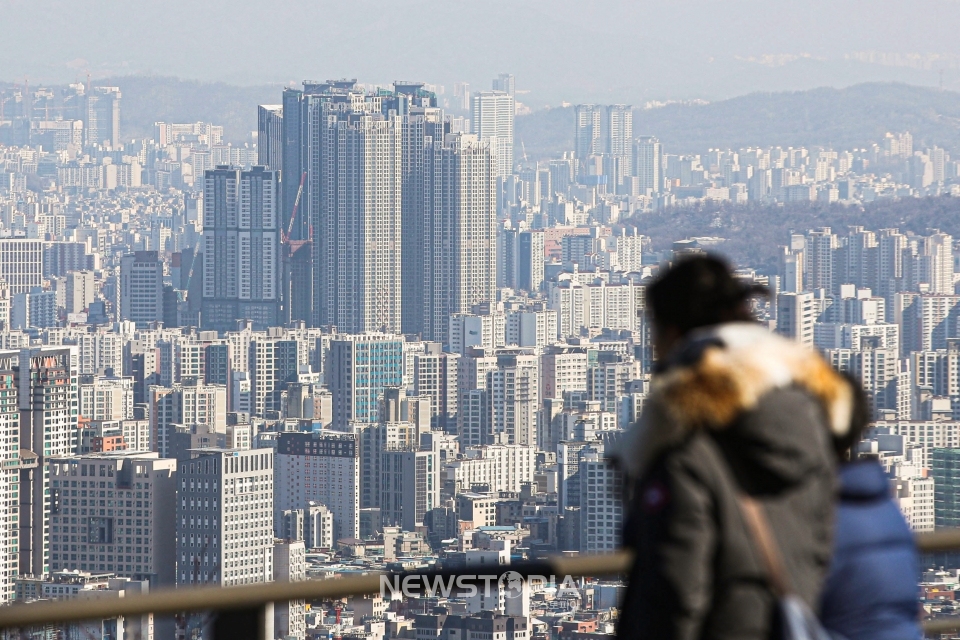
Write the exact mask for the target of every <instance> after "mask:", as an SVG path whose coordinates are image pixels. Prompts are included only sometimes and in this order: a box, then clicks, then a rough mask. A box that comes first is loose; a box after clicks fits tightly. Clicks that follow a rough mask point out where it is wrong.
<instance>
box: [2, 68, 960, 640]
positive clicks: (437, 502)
mask: <svg viewBox="0 0 960 640" xmlns="http://www.w3.org/2000/svg"><path fill="white" fill-rule="evenodd" d="M488 86H489V87H490V90H486V88H484V89H483V90H480V91H474V92H471V91H470V87H469V85H467V84H466V83H459V84H458V85H457V86H456V88H455V89H454V93H453V94H452V96H451V94H449V93H447V92H446V90H445V89H444V87H441V86H438V85H431V84H427V83H423V82H412V81H398V82H395V83H393V84H391V85H389V86H373V85H365V84H362V83H361V82H359V81H358V80H356V79H351V78H345V79H338V80H328V81H324V82H314V81H308V82H305V83H304V84H303V85H302V86H301V87H298V88H292V87H288V88H285V89H283V91H282V93H280V92H278V95H277V96H276V98H275V100H276V101H277V104H263V105H256V104H251V105H250V110H251V113H252V112H253V110H254V109H256V114H257V131H256V137H255V141H254V139H253V138H251V139H250V141H249V142H248V143H246V144H243V145H241V144H233V143H231V142H228V141H227V140H228V139H229V138H230V136H231V135H235V134H231V133H229V132H228V131H225V129H224V127H223V126H220V125H219V124H216V123H214V122H164V121H158V122H156V124H155V125H154V128H153V137H152V138H149V139H139V140H131V139H129V137H125V134H124V131H123V129H122V128H121V126H122V125H123V122H124V120H123V119H122V118H119V116H118V114H119V113H120V111H119V110H120V109H121V97H120V92H119V90H118V89H116V88H115V87H96V86H92V85H90V84H89V83H87V84H82V83H76V84H75V85H70V87H69V88H66V89H64V90H63V91H62V92H60V93H58V94H56V95H52V97H51V96H47V94H46V93H43V92H41V91H40V90H39V89H36V88H34V90H33V91H32V92H31V93H30V94H28V93H27V92H26V90H21V89H19V88H18V89H17V92H18V93H17V94H16V95H17V96H18V99H17V100H16V101H14V100H13V99H12V96H13V94H12V93H11V94H10V96H7V94H6V93H3V91H7V90H6V89H0V94H2V97H0V99H5V98H6V97H10V98H11V99H10V100H9V101H8V102H7V103H5V104H6V109H7V110H8V111H6V115H5V116H3V117H0V458H2V460H3V461H4V466H3V471H2V475H0V505H2V508H0V513H2V515H3V517H2V518H0V525H2V526H0V598H2V599H3V601H5V602H6V601H13V600H39V599H46V598H57V597H121V595H122V594H126V593H134V592H137V591H138V590H140V591H142V590H146V589H151V588H154V587H156V586H165V585H178V586H183V585H197V584H212V585H223V586H226V585H240V584H257V583H265V582H270V581H299V580H305V579H315V578H321V577H329V576H333V575H339V574H344V573H348V572H367V571H381V570H394V569H397V568H400V569H403V570H407V569H416V568H423V567H427V566H434V565H438V566H441V567H443V568H445V569H446V568H450V569H461V568H469V569H470V571H473V570H474V569H475V568H476V567H484V569H485V568H486V567H487V566H496V567H497V568H498V570H499V569H502V568H504V567H506V566H507V565H509V563H511V562H513V561H514V560H516V559H532V558H537V557H540V556H541V555H543V554H547V553H561V552H563V553H608V552H611V551H613V550H615V549H616V548H618V546H619V544H620V538H619V536H620V528H621V525H622V522H623V505H622V502H621V497H622V495H621V494H622V489H623V487H622V479H621V478H620V476H619V472H618V471H617V470H616V469H615V468H613V467H612V466H611V465H610V464H609V462H608V461H607V459H606V457H605V454H606V452H607V451H609V448H610V447H612V446H615V445H616V443H617V440H618V438H619V437H620V436H621V434H622V432H623V430H624V429H625V428H626V427H627V426H628V425H629V424H631V423H632V422H633V421H635V420H636V419H637V416H638V415H639V413H640V411H641V410H642V408H643V404H644V400H645V398H646V397H647V394H648V393H649V390H650V386H651V384H652V382H653V379H652V374H653V371H654V361H655V353H654V346H653V343H652V339H651V327H650V323H649V318H648V317H647V315H646V305H645V299H644V295H645V291H646V287H647V286H648V284H649V283H650V282H651V280H652V279H653V278H654V277H655V276H656V275H657V274H658V273H659V271H660V270H661V269H663V268H664V266H666V265H669V264H671V263H674V262H675V261H677V260H680V259H682V258H683V257H684V256H686V255H691V254H698V253H702V252H706V251H719V252H723V251H724V250H725V247H729V244H728V243H727V241H728V239H727V238H724V237H720V235H719V234H721V233H722V232H721V231H720V230H716V231H715V230H713V227H710V229H706V228H705V229H704V230H703V231H702V235H696V236H693V237H686V236H687V235H688V234H686V233H684V234H683V235H682V237H679V238H670V239H669V240H670V241H664V239H663V238H654V237H651V236H648V235H645V233H644V227H643V226H642V223H643V222H644V218H643V216H655V215H660V213H661V212H667V215H673V213H674V212H681V211H683V210H684V208H691V209H698V208H699V209H701V210H709V209H710V207H713V206H718V207H723V208H724V211H727V210H733V211H747V210H748V208H749V210H751V211H752V210H756V209H758V208H761V207H769V211H773V212H776V213H777V215H780V212H781V211H786V212H789V211H791V209H790V207H791V206H799V205H798V204H797V203H811V202H820V203H822V204H823V205H825V206H835V207H837V208H838V210H839V208H840V207H848V208H849V207H859V206H871V203H875V202H877V201H880V200H883V199H887V198H888V199H889V202H896V201H899V202H902V201H904V200H906V199H907V198H915V197H916V198H917V200H916V202H918V203H928V202H932V201H933V200H932V199H933V198H934V197H942V198H944V199H946V198H952V197H955V196H960V163H958V162H957V160H955V159H952V158H951V156H950V153H949V152H948V151H947V150H945V149H942V148H940V147H938V146H937V141H935V140H923V141H922V142H921V141H920V140H919V139H916V140H915V139H914V137H913V136H912V135H911V134H910V133H906V132H899V133H889V134H886V135H885V136H884V137H883V138H882V139H879V140H877V141H876V142H875V143H874V144H871V145H866V146H864V147H862V148H856V149H831V148H823V147H816V148H813V147H811V148H804V147H799V146H780V147H762V148H761V147H747V148H738V149H726V148H708V149H704V150H702V152H701V153H693V154H690V153H685V154H678V153H675V152H673V151H672V150H671V147H670V144H668V142H667V141H663V142H661V140H659V139H658V138H657V137H655V136H653V135H651V134H652V133H655V132H650V131H644V130H641V129H640V126H639V124H637V123H639V122H640V120H639V118H638V120H637V121H636V122H635V121H634V115H635V114H636V113H640V112H639V111H637V110H635V109H634V108H633V107H632V106H631V105H626V104H579V105H572V108H571V109H569V111H568V112H567V113H568V115H569V116H570V119H569V125H570V128H569V131H568V136H567V138H568V139H569V140H568V142H567V143H565V144H567V146H568V147H569V148H566V149H563V150H562V151H561V152H559V153H556V154H554V155H553V156H552V157H545V156H543V155H541V156H540V157H537V158H529V157H528V156H527V150H526V149H525V148H524V147H523V143H522V141H521V140H520V139H519V138H518V139H517V140H516V144H515V140H514V135H515V131H514V124H515V116H517V114H519V113H522V109H525V108H526V107H524V106H523V105H521V104H520V103H518V98H522V97H523V95H524V93H525V90H524V88H523V87H522V86H518V85H517V82H516V78H514V77H513V76H512V75H510V74H508V73H504V74H500V75H499V76H498V77H497V78H496V79H495V80H493V83H492V84H489V85H488V84H485V85H484V87H488ZM124 99H125V100H127V99H129V98H124ZM30 100H32V101H33V104H32V108H30V109H24V108H22V107H23V103H24V101H30ZM48 102H49V104H48ZM13 105H19V106H18V107H16V108H15V107H14V106H13ZM52 105H57V106H56V107H55V109H57V110H60V111H61V112H62V117H57V118H53V119H48V118H47V117H46V116H44V117H42V118H41V117H40V115H39V114H41V113H43V112H44V107H45V106H52ZM4 118H6V119H4ZM928 196H929V197H930V198H931V200H920V199H919V197H928ZM940 202H942V201H940ZM781 205H782V207H783V208H782V209H781V208H780V207H781ZM918 206H920V205H918ZM923 206H926V205H925V204H923ZM737 207H744V208H737ZM762 210H763V211H767V209H762ZM844 210H847V209H844ZM826 224H827V223H826V222H824V223H822V224H821V223H818V225H816V226H815V227H814V228H799V227H792V228H791V230H790V231H789V232H784V233H782V234H779V235H777V236H776V237H775V238H773V239H765V240H762V241H763V242H767V243H768V244H769V245H770V246H769V247H767V248H768V249H769V250H770V251H769V252H768V254H769V255H772V256H773V257H772V258H770V259H769V260H759V259H758V260H756V261H754V262H756V263H752V262H750V261H747V262H748V263H744V264H740V265H737V266H738V270H737V276H738V277H739V278H741V279H742V280H743V281H744V282H745V283H749V284H754V285H762V286H764V287H766V288H767V289H768V290H769V292H770V295H769V296H768V297H764V298H758V299H757V300H756V302H755V303H754V306H753V307H752V311H753V312H754V314H755V316H756V318H757V321H758V322H760V323H762V324H763V325H764V326H766V327H768V328H769V329H770V330H771V331H776V332H778V333H780V334H782V335H784V336H787V337H789V338H790V339H793V340H796V341H798V342H800V343H802V344H804V345H807V346H808V347H809V348H811V349H817V350H819V351H820V352H821V353H822V354H823V355H824V357H826V358H827V359H828V360H829V362H830V363H831V364H832V365H833V366H835V367H837V368H838V369H841V370H843V371H846V372H849V373H851V374H852V375H854V376H855V377H856V378H857V379H858V380H860V382H861V384H862V386H863V388H864V391H865V393H866V395H867V398H868V402H869V412H870V419H871V424H870V427H869V430H868V433H867V436H866V438H865V440H864V441H863V442H862V443H860V444H859V445H858V446H859V449H860V450H861V451H862V452H864V453H869V454H872V455H875V456H876V457H878V458H879V459H880V461H881V462H882V464H883V466H884V468H885V470H886V473H887V474H888V476H889V481H890V487H891V491H892V493H893V495H894V496H895V497H896V500H897V503H898V504H899V506H900V508H901V510H902V511H903V513H904V515H905V516H906V518H907V520H908V522H909V523H910V526H911V527H912V528H913V529H914V530H916V531H929V530H931V529H933V528H934V527H935V526H953V525H954V524H956V523H958V522H960V505H958V503H957V501H956V496H955V495H954V494H956V492H957V490H958V487H960V479H958V477H957V473H956V466H957V460H958V459H960V382H958V381H960V293H958V287H957V282H958V280H960V278H958V276H957V273H958V272H960V268H958V267H957V266H956V265H957V264H958V261H957V256H958V255H960V244H958V242H957V241H956V240H955V238H954V237H953V236H952V235H951V234H950V233H949V231H950V228H949V227H947V226H946V224H944V225H941V227H940V228H925V229H923V230H917V229H915V228H912V227H910V226H908V224H907V222H906V221H905V222H904V223H903V224H901V225H900V226H899V227H898V226H896V225H892V224H889V225H888V224H884V225H880V224H875V225H873V226H871V225H867V224H863V225H861V226H850V227H847V226H840V223H837V224H833V225H832V226H823V225H826ZM911 229H913V230H911ZM707 234H713V235H707ZM760 241H761V240H758V242H760ZM957 568H960V567H952V569H951V570H955V569H957ZM938 580H940V581H941V582H937V581H938ZM925 581H926V582H928V583H930V584H937V585H940V587H937V588H938V589H940V588H941V587H942V589H940V591H938V593H939V592H946V591H948V589H947V588H946V587H947V586H949V585H947V583H949V584H950V585H954V586H953V587H951V589H953V588H954V587H956V584H955V583H956V575H955V571H953V572H952V573H949V575H947V574H946V573H944V575H940V574H937V575H936V576H932V577H929V580H927V579H926V578H925ZM931 588H933V587H931ZM622 590H623V585H622V584H620V583H617V582H599V581H595V580H588V581H585V582H583V583H577V584H568V585H566V586H564V585H558V584H551V585H539V586H537V585H528V586H527V587H525V588H523V589H521V591H522V593H521V594H520V596H518V597H517V598H516V599H514V598H511V597H507V596H506V595H505V594H504V589H500V588H499V587H497V588H496V589H495V590H494V591H493V592H491V593H489V594H485V595H483V596H479V595H478V596H476V597H472V598H468V597H459V595H458V594H457V593H456V592H454V593H451V594H447V595H437V596H436V597H433V598H409V599H408V600H407V601H405V602H402V603H401V602H400V601H391V600H390V599H389V598H382V597H380V596H372V597H360V596H357V597H353V598H350V599H348V600H347V601H346V602H344V603H339V604H337V605H332V604H331V603H325V602H320V601H317V602H309V603H308V602H305V601H292V602H290V603H279V604H278V605H277V606H276V608H275V610H274V612H273V615H272V616H271V619H272V621H273V626H274V635H275V637H278V638H280V637H283V638H286V637H293V638H304V639H306V638H318V637H324V638H325V637H349V638H364V639H368V640H385V639H386V638H394V637H418V638H428V637H429V638H467V639H469V638H498V639H502V640H508V639H509V638H516V639H517V640H541V639H547V638H559V639H560V640H574V639H576V638H585V637H600V636H602V635H603V634H607V633H610V632H612V629H613V626H614V623H615V620H616V613H615V611H614V610H615V608H616V606H617V603H618V598H619V595H620V594H621V593H622ZM308 605H309V606H308ZM201 622H202V621H199V620H197V619H194V618H190V617H189V616H188V617H184V618H182V619H178V620H177V621H171V622H169V624H166V623H165V624H166V626H164V625H161V624H157V626H156V628H155V636H156V637H158V638H159V637H164V638H168V637H169V638H173V637H188V636H190V637H192V636H198V637H200V636H202V635H203V633H202V632H201V631H200V627H201V626H202V624H201ZM126 623H127V629H128V630H130V629H140V628H146V627H147V626H149V625H150V624H152V622H151V621H149V620H140V621H130V620H127V621H126ZM118 624H120V625H122V624H123V621H120V620H106V621H101V622H98V623H96V624H94V625H93V626H91V627H90V629H93V627H94V626H96V625H100V626H99V627H98V628H99V629H100V631H98V633H108V634H109V633H113V631H111V629H115V628H118V627H117V625H118ZM137 625H140V626H139V627H138V626H137ZM174 626H175V627H177V628H176V629H174V628H172V627H174ZM167 627H171V628H167ZM78 628H79V627H78ZM85 628H86V627H85ZM104 629H106V631H104ZM131 633H132V631H131ZM175 634H179V635H175ZM483 634H488V635H483ZM595 634H596V635H595Z"/></svg>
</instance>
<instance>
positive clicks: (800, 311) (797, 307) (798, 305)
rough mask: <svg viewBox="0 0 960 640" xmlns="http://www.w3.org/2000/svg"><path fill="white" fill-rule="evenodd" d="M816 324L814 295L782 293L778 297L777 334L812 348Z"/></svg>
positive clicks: (808, 293)
mask: <svg viewBox="0 0 960 640" xmlns="http://www.w3.org/2000/svg"><path fill="white" fill-rule="evenodd" d="M815 322H816V313H815V310H814V299H813V294H812V293H810V292H806V293H781V294H780V295H778V296H777V333H779V334H780V335H782V336H784V337H786V338H790V339H791V340H796V341H797V342H799V343H800V344H802V345H805V346H810V347H812V346H813V325H814V323H815Z"/></svg>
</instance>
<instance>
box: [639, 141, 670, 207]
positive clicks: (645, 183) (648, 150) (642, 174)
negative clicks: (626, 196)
mask: <svg viewBox="0 0 960 640" xmlns="http://www.w3.org/2000/svg"><path fill="white" fill-rule="evenodd" d="M633 170H634V171H635V172H636V176H637V178H638V179H639V185H638V186H639V188H640V193H648V192H649V193H660V192H661V191H663V186H664V178H665V177H666V174H665V173H664V167H663V146H662V145H661V144H660V141H659V140H658V139H657V138H654V137H652V136H641V137H640V138H637V140H636V142H635V143H634V145H633Z"/></svg>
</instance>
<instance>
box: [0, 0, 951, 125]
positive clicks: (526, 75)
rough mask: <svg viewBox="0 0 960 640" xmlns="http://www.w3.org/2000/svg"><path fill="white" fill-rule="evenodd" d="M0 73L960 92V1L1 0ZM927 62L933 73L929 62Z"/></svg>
mask: <svg viewBox="0 0 960 640" xmlns="http://www.w3.org/2000/svg"><path fill="white" fill-rule="evenodd" d="M0 25H2V32H0V33H2V37H0V79H2V80H15V79H22V78H23V77H24V76H28V77H30V78H31V84H33V83H34V82H37V83H41V82H47V83H52V82H60V81H66V80H73V79H74V78H76V77H83V76H84V75H85V74H86V72H87V71H89V72H90V73H91V74H92V75H93V76H94V77H95V78H97V77H106V76H111V75H118V74H130V73H156V74H162V75H176V76H180V77H186V78H194V79H201V80H222V81H226V82H230V83H235V84H260V83H287V82H290V81H295V82H299V81H301V80H303V79H305V78H310V79H326V78H330V77H342V76H351V77H358V78H360V80H361V81H364V82H384V83H386V82H389V81H392V80H395V79H401V78H402V79H417V80H424V81H427V82H435V83H441V84H445V85H446V86H447V91H450V90H452V84H453V83H454V82H456V81H467V82H470V83H471V88H489V82H490V79H491V78H492V77H493V76H495V75H496V74H497V73H499V72H511V73H514V74H515V75H516V77H517V87H518V89H520V90H523V91H529V93H525V94H522V95H521V96H520V97H519V99H520V100H521V101H526V102H529V103H530V104H531V106H534V107H538V106H542V105H543V104H547V103H550V104H556V103H558V102H560V101H561V100H570V101H579V100H597V101H610V100H625V101H626V100H629V101H631V102H638V101H642V100H644V99H673V98H690V97H704V98H708V99H713V98H719V97H725V96H731V95H736V94H741V93H745V92H748V91H751V90H769V89H801V88H806V87H810V86H819V85H834V86H838V85H847V84H852V83H854V82H858V81H863V80H877V79H898V80H904V81H907V82H913V83H916V84H928V85H929V84H936V83H937V82H938V81H939V70H940V68H944V69H945V71H944V74H943V78H944V85H945V86H947V87H950V88H957V89H960V37H958V31H960V1H958V0H904V1H893V0H861V1H844V0H802V1H795V0H667V1H663V0H661V1H659V2H648V1H645V0H509V1H508V0H484V1H482V2H467V1H462V0H393V1H391V2H380V1H364V0H346V1H344V0H339V1H337V2H328V1H326V0H315V1H305V0H281V1H279V2H265V1H264V0H256V1H253V0H230V1H227V0H215V1H207V0H191V1H187V0H164V1H163V2H160V1H157V0H138V1H135V2H130V1H129V0H125V1H122V2H121V1H119V0H59V1H52V0H0ZM924 67H927V68H924Z"/></svg>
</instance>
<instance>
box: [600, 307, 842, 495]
mask: <svg viewBox="0 0 960 640" xmlns="http://www.w3.org/2000/svg"><path fill="white" fill-rule="evenodd" d="M791 386H796V387H799V388H801V389H804V390H805V391H807V392H808V393H810V394H811V395H812V396H813V397H814V398H816V399H817V400H818V401H819V402H820V403H821V405H822V406H823V409H824V413H825V416H826V419H827V423H828V426H829V428H830V430H831V432H832V435H833V436H842V435H844V434H845V433H847V431H848V430H849V429H850V424H851V418H852V415H853V411H854V392H853V389H852V388H851V386H850V384H849V382H848V381H847V380H846V379H845V378H843V376H841V375H840V374H839V373H837V372H836V371H834V370H833V368H832V367H831V366H830V365H829V364H828V363H827V362H826V361H825V360H824V359H823V358H822V357H820V355H819V354H818V353H817V352H816V351H814V350H813V349H809V348H806V347H803V346H801V345H799V344H797V343H796V342H792V341H790V340H787V339H785V338H783V337H781V336H778V335H776V334H773V333H771V332H770V331H768V330H767V329H765V328H764V327H762V326H760V325H758V324H753V323H743V322H738V323H731V324H725V325H720V326H717V327H711V328H710V329H708V330H705V331H702V332H698V333H697V334H696V335H694V336H692V337H691V339H690V340H688V341H687V343H686V344H685V345H684V346H683V347H681V352H680V354H679V357H678V358H675V362H674V363H672V365H671V366H669V367H668V368H667V369H666V371H664V372H663V373H661V374H659V375H657V376H655V378H654V381H653V384H652V388H651V391H650V395H649V396H648V397H647V399H646V402H645V404H644V410H643V413H642V415H641V417H640V420H639V421H638V422H637V423H636V424H635V425H633V426H632V427H631V428H630V429H629V430H628V432H627V433H626V434H625V436H624V438H623V439H622V440H621V441H620V446H618V447H617V449H616V450H615V451H613V452H611V457H612V458H614V459H615V460H616V461H617V462H618V463H619V464H620V465H621V467H622V468H623V470H624V471H625V472H626V473H627V474H628V475H630V476H633V477H637V476H639V475H640V474H641V473H642V472H643V470H644V469H645V468H646V466H647V465H648V464H649V463H650V462H651V461H652V460H653V459H654V458H655V457H656V456H657V455H658V454H659V453H661V452H663V451H664V450H666V449H668V448H669V447H671V446H674V445H676V444H679V443H680V442H681V441H682V440H683V439H684V438H685V437H686V435H687V434H689V433H690V432H691V431H692V430H695V429H724V428H726V427H728V426H729V425H731V424H732V423H733V422H734V421H735V420H736V419H737V417H738V416H740V415H741V414H743V413H745V412H747V411H750V410H751V409H753V408H755V407H756V406H757V403H758V402H759V400H760V398H762V397H763V396H764V395H765V394H767V393H769V392H770V391H773V390H775V389H783V388H787V387H791Z"/></svg>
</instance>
